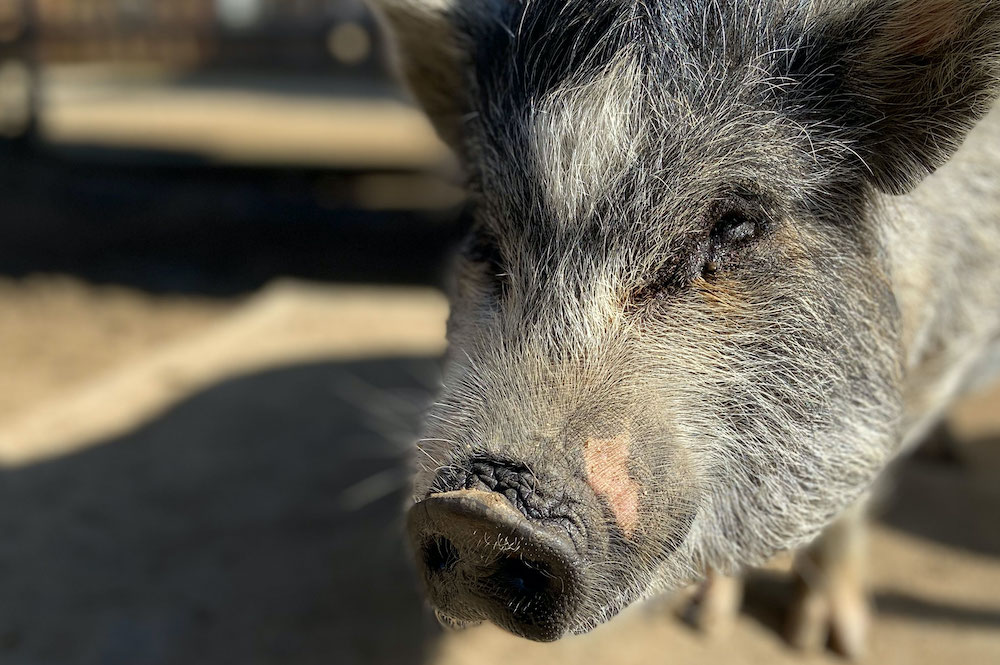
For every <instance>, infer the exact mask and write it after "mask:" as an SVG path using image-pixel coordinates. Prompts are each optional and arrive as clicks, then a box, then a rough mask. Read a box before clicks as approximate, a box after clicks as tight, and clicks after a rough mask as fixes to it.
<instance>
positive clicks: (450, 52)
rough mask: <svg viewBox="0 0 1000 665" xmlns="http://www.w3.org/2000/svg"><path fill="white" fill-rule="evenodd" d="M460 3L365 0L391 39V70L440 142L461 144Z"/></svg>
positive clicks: (454, 0)
mask: <svg viewBox="0 0 1000 665" xmlns="http://www.w3.org/2000/svg"><path fill="white" fill-rule="evenodd" d="M458 2H459V0H368V4H369V5H370V6H371V7H372V9H373V10H374V12H375V15H376V16H377V17H378V18H379V20H380V22H381V24H382V26H383V28H384V29H385V31H386V33H387V34H388V35H389V37H390V42H391V46H392V56H393V59H394V61H395V62H394V64H395V65H396V68H397V69H398V71H399V73H400V74H402V77H403V79H404V80H405V82H406V83H407V84H408V86H409V88H410V90H411V91H412V93H413V95H414V96H415V97H416V99H417V101H418V102H419V103H420V104H421V106H423V108H424V110H425V111H426V112H427V114H428V116H430V119H431V121H432V122H433V123H434V126H435V128H436V129H437V131H438V133H439V134H440V135H441V137H442V138H443V139H444V140H445V141H446V142H447V143H448V144H449V145H450V146H451V147H452V148H455V149H458V148H459V146H460V144H461V140H462V138H461V124H462V117H463V116H464V114H465V112H466V109H467V100H466V99H465V97H464V96H463V92H462V91H463V90H464V89H465V88H466V86H465V83H464V76H463V72H462V67H463V63H464V62H465V60H466V58H465V56H463V53H462V50H461V44H460V39H461V38H460V36H459V32H458V30H457V27H456V25H457V24H456V20H455V19H456V16H457V8H456V5H457V4H458Z"/></svg>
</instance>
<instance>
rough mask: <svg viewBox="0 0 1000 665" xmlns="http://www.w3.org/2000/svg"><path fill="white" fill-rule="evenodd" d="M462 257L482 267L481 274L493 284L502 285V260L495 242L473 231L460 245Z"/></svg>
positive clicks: (503, 271) (483, 234)
mask: <svg viewBox="0 0 1000 665" xmlns="http://www.w3.org/2000/svg"><path fill="white" fill-rule="evenodd" d="M461 252H462V256H464V257H465V258H466V259H467V260H468V261H471V262H472V263H475V264H477V265H478V266H481V267H482V270H483V274H484V275H485V276H486V277H487V278H488V279H489V280H490V282H491V283H493V284H497V285H499V284H502V283H503V280H504V278H505V276H506V272H505V270H504V268H503V259H502V257H501V255H500V248H499V246H498V244H497V242H496V240H495V239H494V238H493V237H492V236H490V235H488V234H486V233H482V232H477V231H473V232H472V233H470V234H469V235H468V236H467V237H466V239H465V242H464V243H463V244H462V250H461Z"/></svg>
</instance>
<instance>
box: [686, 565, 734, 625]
mask: <svg viewBox="0 0 1000 665" xmlns="http://www.w3.org/2000/svg"><path fill="white" fill-rule="evenodd" d="M742 602H743V578H742V577H731V576H728V575H723V574H722V573H720V572H718V571H717V570H714V569H712V568H709V569H708V572H707V573H706V575H705V581H704V582H702V585H701V588H700V589H699V591H698V594H697V596H695V598H694V600H693V601H692V603H691V605H690V607H689V608H688V621H690V623H691V624H692V625H694V626H695V627H697V628H698V629H699V630H701V631H702V632H704V633H705V634H707V635H710V636H713V637H715V636H725V635H726V634H727V633H728V632H729V630H730V629H731V628H732V625H733V622H734V621H735V620H736V616H737V615H738V614H739V611H740V604H741V603H742Z"/></svg>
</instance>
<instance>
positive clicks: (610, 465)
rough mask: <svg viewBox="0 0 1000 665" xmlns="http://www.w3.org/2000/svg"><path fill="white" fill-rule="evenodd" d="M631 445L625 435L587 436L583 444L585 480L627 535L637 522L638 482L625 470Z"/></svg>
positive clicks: (630, 535)
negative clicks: (607, 436) (610, 437)
mask: <svg viewBox="0 0 1000 665" xmlns="http://www.w3.org/2000/svg"><path fill="white" fill-rule="evenodd" d="M630 444H631V440H630V437H629V435H628V434H621V435H619V436H616V437H614V438H613V439H598V438H589V439H587V440H586V442H585V443H584V444H583V455H584V460H585V463H586V471H587V482H588V483H589V484H590V486H591V488H593V490H594V492H595V493H596V494H597V496H598V497H599V498H601V499H602V500H603V501H604V502H605V503H607V505H608V507H610V508H611V512H612V514H613V515H614V516H615V521H616V522H617V523H618V526H619V527H620V528H621V530H622V532H623V533H624V534H625V536H626V537H627V538H631V537H632V534H633V533H634V532H635V529H636V527H637V526H638V524H639V485H638V483H636V482H635V480H633V479H632V478H631V477H630V476H629V473H628V467H629V464H628V462H629V448H630Z"/></svg>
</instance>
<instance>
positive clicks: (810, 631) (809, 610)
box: [786, 588, 871, 660]
mask: <svg viewBox="0 0 1000 665" xmlns="http://www.w3.org/2000/svg"><path fill="white" fill-rule="evenodd" d="M870 616H871V611H870V609H869V607H868V600H867V598H866V596H865V593H864V591H862V590H861V589H859V588H851V589H848V588H839V589H838V588H833V589H825V590H822V589H810V588H804V590H803V591H802V592H801V594H800V596H799V598H798V599H797V601H796V602H795V604H794V606H793V607H792V612H791V614H790V615H789V621H788V626H787V631H786V633H787V638H788V641H789V643H790V644H791V645H792V646H794V647H796V648H798V649H802V650H806V651H819V650H821V649H823V648H824V647H825V646H826V645H827V643H829V644H830V646H831V647H832V648H833V650H834V651H836V652H838V653H840V654H841V655H843V656H846V657H847V658H850V659H852V660H858V659H860V658H862V657H863V656H864V654H865V647H866V645H867V636H868V625H869V622H870Z"/></svg>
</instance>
